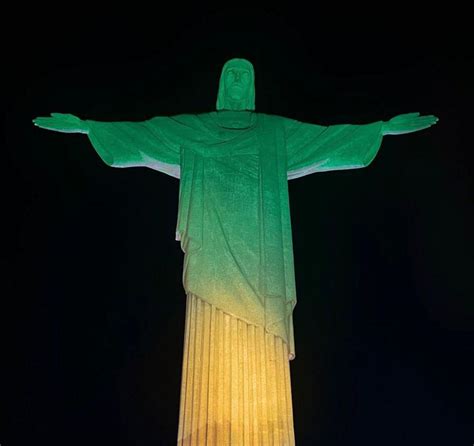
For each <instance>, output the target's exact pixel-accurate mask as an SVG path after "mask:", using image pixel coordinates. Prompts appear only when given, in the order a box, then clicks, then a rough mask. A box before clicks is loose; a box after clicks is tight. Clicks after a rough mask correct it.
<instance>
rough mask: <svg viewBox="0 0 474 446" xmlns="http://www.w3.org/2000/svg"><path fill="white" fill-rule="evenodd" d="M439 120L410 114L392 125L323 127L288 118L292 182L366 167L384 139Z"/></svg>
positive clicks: (289, 160) (416, 129)
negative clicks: (324, 173)
mask: <svg viewBox="0 0 474 446" xmlns="http://www.w3.org/2000/svg"><path fill="white" fill-rule="evenodd" d="M437 120H438V118H436V117H435V116H431V115H430V116H420V115H419V113H408V114H403V115H398V116H396V117H394V118H392V119H390V121H388V122H384V121H377V122H374V123H371V124H363V125H353V124H339V125H331V126H320V125H317V124H309V123H304V122H299V121H295V120H292V119H287V118H284V124H285V134H286V149H287V170H288V179H294V178H299V177H302V176H305V175H309V174H311V173H315V172H325V171H329V170H345V169H358V168H362V167H366V166H368V165H369V164H370V163H371V162H372V161H373V159H374V158H375V156H376V155H377V153H378V150H379V149H380V146H381V143H382V138H383V136H385V135H400V134H403V133H410V132H416V131H418V130H422V129H425V128H428V127H430V126H431V125H433V124H435V123H436V122H437Z"/></svg>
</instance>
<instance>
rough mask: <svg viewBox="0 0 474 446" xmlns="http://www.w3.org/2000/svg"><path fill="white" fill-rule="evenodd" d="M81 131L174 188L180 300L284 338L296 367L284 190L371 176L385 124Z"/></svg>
mask: <svg viewBox="0 0 474 446" xmlns="http://www.w3.org/2000/svg"><path fill="white" fill-rule="evenodd" d="M87 122H88V124H89V129H90V130H89V134H88V136H89V139H90V141H91V143H92V144H93V146H94V148H95V149H96V151H97V153H98V154H99V156H100V157H101V159H102V160H103V161H104V162H105V163H106V164H107V165H109V166H112V167H148V168H151V169H154V170H158V171H161V172H163V173H166V174H168V175H170V176H173V177H175V178H179V179H180V192H179V210H178V221H177V227H176V239H177V240H179V241H180V242H181V247H182V249H183V251H184V253H185V256H184V268H183V285H184V288H185V290H186V292H187V293H193V294H194V295H196V296H199V297H200V298H201V299H203V300H205V301H207V302H208V303H210V304H212V305H215V306H216V307H218V308H219V309H220V310H222V311H224V312H226V313H229V314H231V315H233V316H235V317H237V318H240V319H242V320H244V321H245V322H247V323H251V324H254V325H258V326H263V327H265V329H266V330H267V331H268V332H269V333H272V334H274V335H277V336H280V337H281V338H282V339H283V340H284V341H285V343H286V344H287V346H288V357H289V359H290V360H292V359H294V358H295V341H294V330H293V310H294V308H295V305H296V290H295V278H294V263H293V247H292V236H291V220H290V208H289V199H288V180H289V179H294V178H298V177H301V176H304V175H307V174H310V173H314V172H322V171H328V170H342V169H355V168H361V167H365V166H367V165H368V164H370V163H371V162H372V160H373V159H374V158H375V156H376V154H377V152H378V150H379V148H380V144H381V141H382V121H378V122H374V123H371V124H364V125H350V124H341V125H333V126H321V125H316V124H308V123H303V122H300V121H296V120H294V119H289V118H284V117H280V116H276V115H268V114H264V113H254V115H253V121H252V124H251V125H249V127H246V128H243V129H228V128H224V127H222V126H220V125H219V122H218V119H217V113H216V112H211V113H202V114H181V115H175V116H169V117H155V118H152V119H149V120H146V121H142V122H110V123H108V122H99V121H92V120H88V121H87Z"/></svg>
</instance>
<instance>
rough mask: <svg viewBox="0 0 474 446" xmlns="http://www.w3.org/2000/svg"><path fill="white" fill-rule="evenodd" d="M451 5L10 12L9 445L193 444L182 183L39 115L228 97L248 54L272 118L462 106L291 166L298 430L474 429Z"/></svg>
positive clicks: (95, 115) (5, 392) (455, 432)
mask: <svg viewBox="0 0 474 446" xmlns="http://www.w3.org/2000/svg"><path fill="white" fill-rule="evenodd" d="M441 5H442V7H443V9H441V7H440V6H438V7H437V6H434V5H433V6H432V7H431V8H427V9H425V10H419V11H414V10H413V5H401V4H379V5H378V6H373V7H372V8H367V9H363V8H362V7H361V6H360V5H358V6H357V7H352V8H347V7H345V6H343V5H342V4H340V5H334V6H333V7H328V6H327V7H324V8H323V7H321V6H317V5H316V6H315V7H314V9H312V10H311V9H306V10H304V9H301V8H299V7H297V6H296V5H295V6H294V7H293V8H294V9H290V8H289V7H288V8H286V10H278V9H276V8H267V9H265V8H263V7H262V8H257V7H253V8H251V9H245V8H244V7H243V6H242V5H241V4H237V3H235V4H228V5H227V6H226V7H220V8H218V9H211V8H206V7H204V6H202V5H199V6H194V7H192V8H190V7H185V6H184V5H176V6H174V7H173V8H171V9H165V7H164V6H163V5H161V4H159V3H156V4H153V5H152V4H150V5H149V6H148V7H147V8H144V7H143V8H141V9H140V8H139V7H138V6H135V7H134V5H128V6H119V5H115V6H113V7H110V9H109V10H102V11H98V10H97V8H96V7H92V6H86V5H83V4H68V5H63V9H61V11H60V14H59V15H58V16H54V12H55V11H56V12H57V11H58V10H57V9H56V10H55V9H53V8H50V9H43V8H44V6H41V5H40V6H36V7H35V6H33V7H31V6H30V7H27V6H25V5H17V8H16V11H12V12H11V13H9V14H5V16H4V21H5V26H4V27H3V29H2V34H3V35H2V42H3V48H4V50H3V52H2V60H3V61H4V64H3V69H2V70H3V74H4V76H5V77H4V82H3V85H4V97H5V100H4V101H2V103H3V107H4V109H3V129H4V130H5V132H4V135H5V137H4V138H3V139H4V142H5V143H6V144H4V147H3V149H2V151H3V168H2V175H1V177H2V190H3V192H4V194H3V199H2V207H3V210H4V211H5V212H4V213H3V218H2V220H3V225H4V231H3V234H4V236H5V240H4V249H3V250H2V252H3V255H2V257H3V259H2V263H3V267H2V271H4V272H5V273H6V274H5V279H4V280H3V283H4V286H3V290H4V294H3V298H2V303H3V304H4V305H5V310H4V311H2V316H4V317H5V323H4V324H2V329H3V330H4V333H3V336H2V340H3V341H4V346H3V348H2V360H1V363H2V365H1V367H2V369H3V370H4V372H5V371H6V372H7V373H6V374H4V377H3V378H2V397H1V400H2V406H3V409H4V411H5V414H4V416H3V417H2V419H1V423H2V424H1V432H0V443H1V444H2V446H3V445H4V446H9V445H36V444H48V445H53V444H54V445H56V444H58V445H83V444H87V445H96V444H97V445H99V444H113V445H117V446H118V445H158V444H160V445H161V444H163V445H171V444H175V443H176V437H177V428H178V410H179V396H180V379H181V366H182V348H183V336H184V315H185V295H184V291H183V289H182V284H181V271H182V261H183V255H182V253H181V250H180V248H179V244H178V243H177V242H175V241H174V230H175V223H176V215H177V206H178V186H179V182H178V180H176V179H173V178H171V177H168V176H166V175H163V174H159V173H157V172H154V171H152V170H150V169H146V168H131V169H113V168H109V167H107V166H106V165H105V164H104V163H103V162H102V161H101V160H100V158H99V157H98V155H97V154H96V152H95V151H94V150H93V148H92V146H91V145H90V143H89V142H88V140H87V138H86V137H85V136H84V135H65V134H60V133H55V132H47V131H44V130H41V129H38V128H36V127H34V126H33V125H32V124H31V119H32V118H34V117H36V116H45V115H47V114H49V113H50V112H55V111H56V112H64V113H66V112H68V113H74V114H76V115H78V116H80V117H82V118H85V119H87V118H88V119H95V120H104V121H114V120H115V121H116V120H142V119H147V118H150V117H152V116H156V115H172V114H177V113H199V112H204V111H210V110H213V109H215V100H216V95H217V86H218V78H219V74H220V70H221V67H222V64H223V63H224V62H225V61H226V60H227V59H229V58H231V57H245V58H248V59H249V60H251V61H252V62H253V64H254V67H255V71H256V92H257V94H256V106H257V111H260V112H265V113H273V114H279V115H283V116H287V117H291V118H294V119H298V120H302V121H307V122H315V123H319V124H324V125H330V124H337V123H368V122H373V121H376V120H379V119H384V120H388V119H389V118H391V117H392V116H394V115H396V114H399V113H406V112H413V111H418V112H421V113H422V114H435V115H437V116H438V117H439V119H440V121H439V123H438V124H437V125H436V126H434V127H432V128H430V129H429V130H426V131H423V132H418V133H413V134H410V135H403V136H398V137H393V136H392V137H386V138H385V139H384V142H383V145H382V148H381V150H380V152H379V154H378V156H377V157H376V159H375V160H374V161H373V163H372V164H371V165H370V166H369V167H367V168H365V169H357V170H351V171H341V172H332V173H322V174H315V175H309V176H307V177H304V178H300V179H297V180H294V181H291V182H290V186H289V187H290V200H291V210H292V224H293V239H294V252H295V263H296V264H295V267H296V279H297V290H298V304H297V306H296V309H295V312H294V323H295V338H296V355H297V357H296V359H295V360H294V361H293V362H291V379H292V392H293V408H294V418H295V432H296V441H297V444H299V445H311V444H318V445H321V446H332V445H352V444H365V445H380V444H383V445H385V446H389V445H401V444H403V445H420V444H427V445H428V444H429V445H470V444H472V443H473V442H474V427H473V425H474V422H473V419H474V417H473V412H474V409H473V401H474V386H473V376H474V361H473V353H474V347H473V345H474V344H473V340H474V333H473V329H474V323H473V318H474V303H473V296H474V293H473V287H472V281H471V277H470V275H472V273H473V268H472V267H473V262H472V248H473V243H472V242H473V236H472V227H473V222H474V219H473V212H472V211H473V207H472V178H471V171H470V165H469V162H468V159H469V158H470V154H471V151H472V150H473V147H472V141H471V138H470V132H471V131H472V130H471V129H472V123H471V120H472V117H471V111H470V109H471V106H472V103H473V100H474V95H473V90H474V89H473V85H472V84H473V74H474V72H473V71H474V70H473V66H474V64H473V56H472V54H473V52H472V46H471V44H470V42H469V39H470V23H469V18H468V17H467V13H466V12H465V11H462V10H458V9H457V8H456V7H455V5H453V4H441ZM22 8H23V9H22Z"/></svg>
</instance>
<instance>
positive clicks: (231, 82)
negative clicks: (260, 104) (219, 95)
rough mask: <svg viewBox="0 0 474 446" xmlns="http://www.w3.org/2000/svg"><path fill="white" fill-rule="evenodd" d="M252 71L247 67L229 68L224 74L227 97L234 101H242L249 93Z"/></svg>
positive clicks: (236, 66)
mask: <svg viewBox="0 0 474 446" xmlns="http://www.w3.org/2000/svg"><path fill="white" fill-rule="evenodd" d="M250 77H251V76H250V71H249V69H248V68H247V67H245V66H239V65H238V64H236V65H234V66H229V67H227V69H226V71H225V73H224V82H225V90H226V95H227V96H228V97H229V98H231V99H232V100H234V101H240V100H242V99H243V98H245V97H246V96H247V95H248V93H249V86H250Z"/></svg>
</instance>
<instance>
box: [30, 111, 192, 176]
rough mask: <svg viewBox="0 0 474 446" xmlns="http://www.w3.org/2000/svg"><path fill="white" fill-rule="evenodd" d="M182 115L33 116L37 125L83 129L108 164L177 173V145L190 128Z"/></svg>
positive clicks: (187, 136)
mask: <svg viewBox="0 0 474 446" xmlns="http://www.w3.org/2000/svg"><path fill="white" fill-rule="evenodd" d="M188 120H189V119H187V117H186V115H179V116H170V117H155V118H152V119H149V120H146V121H141V122H128V121H121V122H100V121H93V120H81V119H79V118H78V117H77V116H74V115H70V114H62V113H52V114H51V116H50V117H40V118H36V119H34V120H33V122H34V124H35V125H37V126H38V127H41V128H45V129H48V130H54V131H58V132H64V133H84V134H87V135H88V137H89V140H90V142H91V143H92V145H93V147H94V148H95V149H96V151H97V153H98V154H99V156H100V157H101V159H102V160H103V161H104V162H105V163H106V164H107V165H109V166H112V167H140V166H142V167H149V168H151V169H154V170H159V171H161V172H164V173H166V174H168V175H171V176H173V177H176V178H179V176H180V147H181V145H182V143H183V141H184V140H186V139H189V137H190V136H191V134H192V128H191V127H190V126H189V125H188V122H187V121H188Z"/></svg>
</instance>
